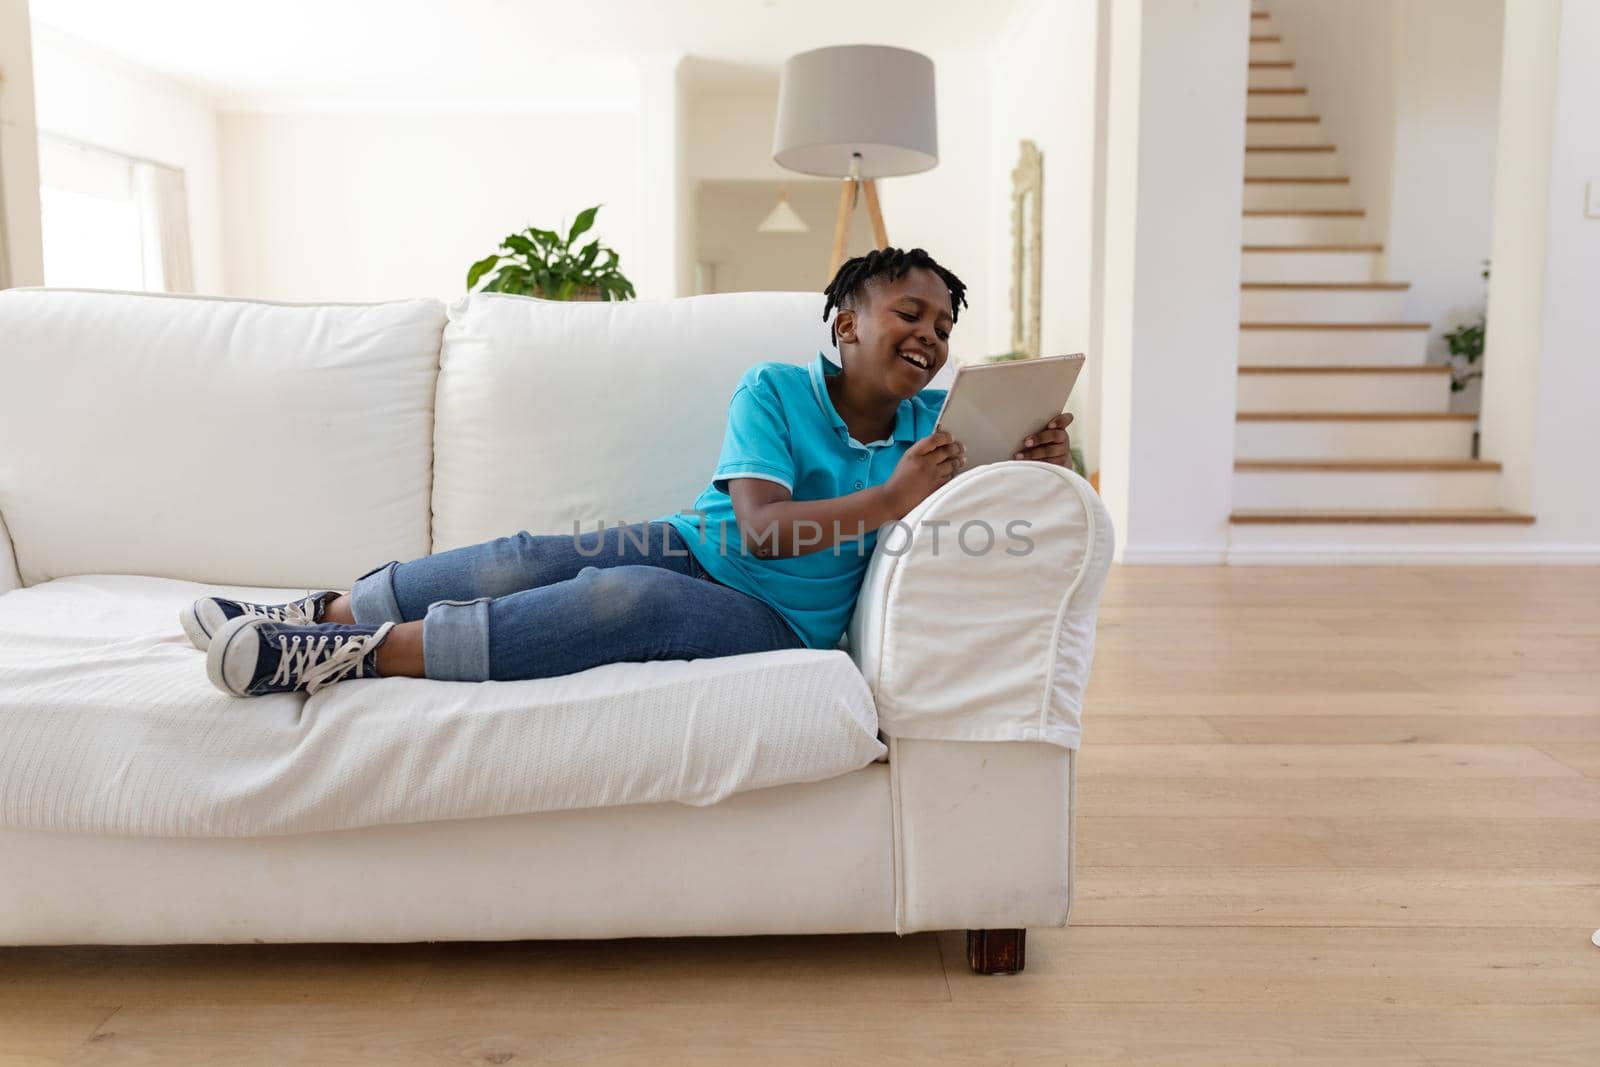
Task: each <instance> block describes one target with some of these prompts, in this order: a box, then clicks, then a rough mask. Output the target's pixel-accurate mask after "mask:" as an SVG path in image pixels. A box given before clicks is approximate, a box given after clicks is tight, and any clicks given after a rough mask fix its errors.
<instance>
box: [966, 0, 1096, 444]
mask: <svg viewBox="0 0 1600 1067" xmlns="http://www.w3.org/2000/svg"><path fill="white" fill-rule="evenodd" d="M1098 7H1099V4H1098V2H1097V0H1032V2H1030V3H1027V4H1024V5H1022V6H1021V7H1019V8H1018V9H1017V10H1016V12H1015V13H1014V14H1013V16H1012V18H1011V20H1010V21H1009V22H1008V24H1007V25H1006V27H1005V29H1004V31H1003V32H1002V34H1001V35H1000V37H999V38H998V39H997V41H996V42H995V45H994V48H993V50H992V51H991V53H990V55H989V70H988V77H989V84H990V87H991V96H990V100H989V145H988V153H989V155H988V169H987V174H986V176H985V182H986V184H987V185H988V186H989V187H990V189H991V190H993V192H992V194H991V196H990V203H989V212H990V214H989V235H990V255H989V285H988V289H987V291H986V292H985V293H984V299H985V301H986V302H987V303H988V305H989V307H990V308H991V309H992V310H991V312H990V315H989V319H988V329H989V338H988V345H987V349H988V351H989V352H1005V351H1007V350H1009V349H1010V347H1011V258H1012V255H1011V171H1012V169H1013V168H1014V167H1015V166H1016V162H1017V156H1018V144H1019V143H1020V142H1021V141H1023V140H1031V141H1033V142H1034V143H1035V144H1036V145H1038V147H1039V150H1040V152H1041V153H1042V155H1043V158H1044V193H1043V197H1042V200H1043V208H1044V211H1043V214H1042V216H1041V225H1042V230H1043V241H1042V244H1043V257H1044V263H1043V269H1042V271H1041V278H1040V289H1041V307H1040V323H1039V343H1040V348H1041V350H1042V352H1043V353H1044V354H1045V355H1061V354H1063V353H1068V352H1087V353H1088V354H1089V361H1088V363H1087V364H1086V366H1085V369H1084V374H1083V375H1082V376H1081V377H1080V379H1079V381H1078V384H1077V386H1076V387H1075V388H1074V390H1073V396H1072V401H1071V403H1070V404H1069V405H1068V410H1070V411H1071V412H1072V413H1073V416H1074V420H1073V426H1072V431H1071V432H1072V441H1073V444H1074V445H1076V446H1079V447H1082V448H1083V450H1084V458H1085V461H1086V462H1087V464H1088V469H1089V470H1091V471H1092V470H1095V469H1097V468H1098V467H1099V405H1098V403H1097V402H1096V397H1097V394H1098V389H1099V384H1100V383H1099V378H1100V365H1099V361H1100V358H1101V353H1100V352H1098V351H1096V350H1095V348H1096V346H1095V344H1094V338H1093V331H1092V324H1093V318H1094V299H1095V284H1094V283H1095V271H1096V263H1095V255H1096V249H1095V240H1094V238H1095V233H1094V230H1095V221H1096V220H1095V215H1096V211H1095V193H1096V189H1095V184H1096V167H1095V159H1096V111H1097V108H1096V81H1097V68H1096V42H1097V32H1098V29H1099V26H1098V22H1099V18H1098V14H1099V13H1098Z"/></svg>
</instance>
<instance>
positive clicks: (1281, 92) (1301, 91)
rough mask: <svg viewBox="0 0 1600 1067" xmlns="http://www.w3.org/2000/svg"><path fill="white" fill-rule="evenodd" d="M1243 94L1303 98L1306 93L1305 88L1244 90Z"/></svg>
mask: <svg viewBox="0 0 1600 1067" xmlns="http://www.w3.org/2000/svg"><path fill="white" fill-rule="evenodd" d="M1245 92H1246V93H1247V94H1248V93H1256V94H1259V95H1261V96H1304V95H1305V94H1306V92H1307V89H1306V87H1305V86H1303V85H1302V86H1300V87H1299V88H1296V89H1246V90H1245Z"/></svg>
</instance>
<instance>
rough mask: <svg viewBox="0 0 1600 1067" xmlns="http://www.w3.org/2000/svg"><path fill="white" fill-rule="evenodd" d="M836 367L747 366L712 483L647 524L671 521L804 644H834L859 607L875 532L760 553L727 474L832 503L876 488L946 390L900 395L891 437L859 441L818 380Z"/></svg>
mask: <svg viewBox="0 0 1600 1067" xmlns="http://www.w3.org/2000/svg"><path fill="white" fill-rule="evenodd" d="M838 373H839V368H838V367H836V366H835V365H834V364H833V362H832V361H830V360H829V359H828V358H827V356H825V355H823V354H822V353H821V352H820V351H819V352H818V353H817V358H816V359H815V360H814V361H813V362H812V363H811V364H810V365H809V366H805V367H797V366H795V365H793V364H789V363H758V364H757V365H756V366H754V367H751V368H750V369H749V370H748V371H746V372H745V373H744V376H743V377H742V378H740V379H739V385H738V387H737V388H736V389H734V391H733V399H732V400H731V401H729V403H728V427H727V430H726V432H725V433H724V435H723V439H722V455H721V457H720V458H719V459H718V460H717V468H716V470H715V471H714V472H713V473H712V475H711V484H710V485H708V486H707V487H706V490H705V492H703V493H701V494H700V496H699V498H698V499H697V500H696V501H695V504H694V507H693V508H692V509H690V510H689V511H680V512H677V513H675V514H672V515H666V516H662V517H661V518H659V519H655V520H653V521H656V522H670V523H671V524H672V525H673V526H674V527H676V528H677V530H678V532H679V533H680V534H682V535H683V539H684V540H685V541H686V542H688V544H689V548H690V550H691V551H692V552H693V553H694V554H695V557H696V558H697V559H698V560H699V561H700V565H701V566H703V567H704V568H705V569H706V571H707V572H708V573H709V574H710V575H711V576H712V577H713V578H715V579H716V580H717V581H719V582H721V583H723V584H724V585H727V586H731V587H732V588H734V589H738V590H739V591H741V592H744V593H748V594H750V595H751V596H753V597H756V598H757V599H759V600H762V601H765V602H766V603H767V604H769V605H770V606H771V607H772V608H773V609H774V610H775V611H777V612H778V613H779V614H780V615H782V616H783V618H784V620H785V621H786V622H788V624H789V626H790V627H791V628H792V629H793V630H794V631H795V633H796V634H797V635H799V637H800V639H801V640H803V641H804V642H805V643H806V645H807V647H810V648H833V647H835V646H836V645H838V643H839V638H840V637H841V636H843V634H844V631H845V628H846V627H847V626H848V625H849V624H850V615H851V613H852V612H853V611H854V610H855V605H856V597H857V596H858V595H859V594H860V592H861V579H862V578H863V576H864V575H865V574H866V569H867V562H868V561H869V560H870V559H871V557H872V550H873V548H874V547H875V546H876V545H877V542H878V531H877V530H867V531H865V532H864V535H863V536H862V538H861V539H860V540H858V541H847V542H844V543H842V544H838V545H834V546H832V547H830V548H822V549H818V550H816V551H813V552H808V553H806V554H805V555H802V556H793V557H790V558H786V559H762V558H760V557H758V556H756V555H755V554H754V553H753V552H748V553H747V552H746V551H745V549H744V546H743V543H742V541H741V539H740V536H739V522H738V519H737V517H736V516H735V515H734V512H733V499H732V498H731V497H730V496H729V495H728V480H729V479H730V478H761V479H764V480H765V481H769V482H776V483H777V484H778V485H781V486H783V487H784V488H785V489H787V490H789V495H790V497H791V498H792V499H794V500H829V499H832V498H834V497H841V496H848V495H849V494H851V493H854V492H857V491H859V490H862V489H866V488H868V487H869V486H874V485H882V484H883V483H884V482H886V481H888V480H889V476H890V475H891V474H893V473H894V469H895V466H896V465H897V464H898V463H899V462H900V457H901V456H903V455H905V453H906V449H908V448H910V447H911V445H912V444H913V443H914V442H916V441H918V440H920V439H922V438H924V437H926V436H928V434H930V433H932V432H933V424H934V420H936V419H937V418H938V416H939V409H940V407H941V406H942V405H943V404H944V397H945V392H946V390H944V389H924V390H923V391H922V392H920V393H918V394H917V395H916V396H914V397H912V398H911V399H909V400H902V401H901V402H900V408H899V410H898V411H896V412H895V417H894V432H893V434H892V435H891V436H889V437H885V438H884V439H883V440H881V441H871V442H868V443H867V444H862V443H861V442H860V441H857V440H856V439H855V438H854V437H852V436H850V429H849V427H847V426H846V425H845V422H844V419H842V418H840V417H839V413H838V412H837V411H836V410H834V407H833V400H832V398H831V397H829V396H828V390H827V387H826V386H825V385H824V384H823V381H824V380H825V379H826V378H830V377H834V376H836V375H838ZM696 512H698V513H699V514H696ZM702 516H703V518H702ZM824 532H825V533H827V532H828V531H824ZM845 532H846V533H847V534H851V535H853V534H855V533H856V532H857V531H856V530H854V529H847V530H846V531H845Z"/></svg>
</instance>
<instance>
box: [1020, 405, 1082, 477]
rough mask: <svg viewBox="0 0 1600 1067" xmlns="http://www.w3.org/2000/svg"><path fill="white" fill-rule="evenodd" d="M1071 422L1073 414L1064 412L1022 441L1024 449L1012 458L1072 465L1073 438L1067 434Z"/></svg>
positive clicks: (1060, 465) (1063, 465) (1065, 465)
mask: <svg viewBox="0 0 1600 1067" xmlns="http://www.w3.org/2000/svg"><path fill="white" fill-rule="evenodd" d="M1071 422H1072V416H1071V415H1068V414H1067V413H1066V412H1062V413H1061V414H1060V415H1057V416H1056V417H1055V418H1053V419H1051V420H1050V421H1049V422H1047V423H1045V424H1044V428H1043V429H1041V430H1038V431H1036V432H1034V433H1031V434H1029V435H1028V437H1027V439H1026V440H1025V441H1023V442H1022V451H1021V452H1018V453H1017V454H1016V455H1014V456H1012V457H1011V458H1012V459H1036V460H1039V461H1040V462H1042V463H1054V464H1055V465H1056V466H1058V467H1070V466H1072V438H1070V437H1068V436H1067V425H1068V424H1069V423H1071Z"/></svg>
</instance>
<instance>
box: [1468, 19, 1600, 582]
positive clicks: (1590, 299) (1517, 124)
mask: <svg viewBox="0 0 1600 1067" xmlns="http://www.w3.org/2000/svg"><path fill="white" fill-rule="evenodd" d="M1506 16H1507V17H1506V34H1505V47H1504V52H1503V56H1504V74H1505V77H1504V85H1505V93H1504V97H1503V101H1502V104H1501V110H1500V152H1499V159H1498V163H1499V165H1498V168H1497V171H1496V178H1495V220H1494V246H1493V247H1494V263H1495V271H1494V276H1493V278H1492V279H1491V282H1490V291H1489V335H1488V340H1487V345H1486V352H1485V356H1484V359H1485V363H1486V368H1485V377H1484V409H1483V435H1484V447H1485V451H1486V453H1487V454H1489V455H1493V456H1495V457H1497V458H1499V459H1501V460H1502V461H1503V462H1504V463H1505V485H1506V492H1507V500H1506V504H1507V506H1509V507H1512V508H1516V509H1521V510H1527V511H1531V512H1532V513H1533V514H1534V515H1535V516H1536V517H1537V519H1538V522H1537V524H1536V525H1535V526H1532V527H1529V528H1527V535H1528V539H1529V540H1530V541H1531V542H1533V544H1534V545H1535V546H1536V550H1537V551H1538V552H1539V555H1540V556H1541V557H1542V558H1546V559H1557V560H1559V559H1582V560H1586V561H1590V562H1593V561H1596V560H1600V475H1597V474H1596V470H1595V457H1596V456H1600V419H1597V418H1595V414H1594V411H1595V398H1596V397H1597V396H1600V343H1597V340H1596V339H1597V338H1600V300H1597V299H1596V294H1597V293H1600V218H1590V217H1586V215H1585V211H1584V196H1585V186H1586V184H1587V183H1589V182H1596V183H1600V138H1596V137H1595V130H1596V129H1600V67H1597V66H1596V64H1595V63H1594V57H1595V56H1596V55H1600V5H1596V4H1595V3H1593V2H1591V0H1516V2H1515V3H1512V4H1508V5H1507V10H1506Z"/></svg>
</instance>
